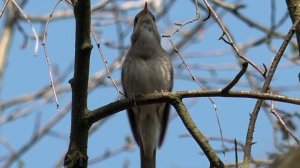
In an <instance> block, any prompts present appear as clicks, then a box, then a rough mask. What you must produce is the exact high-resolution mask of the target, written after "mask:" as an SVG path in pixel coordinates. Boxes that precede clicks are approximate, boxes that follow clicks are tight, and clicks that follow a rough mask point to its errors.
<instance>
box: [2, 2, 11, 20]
mask: <svg viewBox="0 0 300 168" xmlns="http://www.w3.org/2000/svg"><path fill="white" fill-rule="evenodd" d="M9 1H10V0H6V1H5V3H4V5H3V6H2V8H1V11H0V18H1V17H2V15H3V12H4V10H5V9H6V6H7V4H8V2H9Z"/></svg>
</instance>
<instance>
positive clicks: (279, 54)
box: [243, 19, 300, 168]
mask: <svg viewBox="0 0 300 168" xmlns="http://www.w3.org/2000/svg"><path fill="white" fill-rule="evenodd" d="M299 22H300V19H298V20H297V21H295V23H294V24H293V26H292V27H291V29H290V30H289V32H288V33H287V35H286V37H285V39H284V41H283V42H282V44H281V46H280V48H279V50H278V52H277V54H276V55H275V57H274V59H273V62H272V65H271V68H270V70H269V71H268V74H267V76H266V80H265V83H264V85H263V88H262V91H261V92H263V93H264V92H267V91H268V90H269V86H270V84H271V81H272V79H273V76H274V73H275V71H276V69H277V66H278V64H279V61H280V59H281V57H282V55H283V53H284V51H285V49H286V47H287V46H288V44H289V41H290V40H291V38H292V36H293V34H294V32H295V29H296V27H298V25H299ZM262 103H263V100H257V102H256V104H255V107H254V109H253V112H252V113H251V117H250V122H249V126H248V131H247V137H246V144H245V151H244V161H243V167H244V168H248V167H249V164H250V159H251V158H250V155H251V146H252V139H253V133H254V128H255V123H256V119H257V117H258V113H259V111H260V108H261V105H262Z"/></svg>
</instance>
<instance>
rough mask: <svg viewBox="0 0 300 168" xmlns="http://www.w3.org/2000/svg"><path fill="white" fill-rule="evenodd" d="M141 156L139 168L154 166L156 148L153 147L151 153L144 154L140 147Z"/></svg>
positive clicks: (151, 167)
mask: <svg viewBox="0 0 300 168" xmlns="http://www.w3.org/2000/svg"><path fill="white" fill-rule="evenodd" d="M140 156H141V168H155V160H156V158H155V157H156V150H155V149H154V151H153V154H152V155H148V156H147V155H145V154H144V152H143V150H142V148H141V151H140Z"/></svg>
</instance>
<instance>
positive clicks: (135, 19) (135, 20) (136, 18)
mask: <svg viewBox="0 0 300 168" xmlns="http://www.w3.org/2000/svg"><path fill="white" fill-rule="evenodd" d="M137 21H138V17H135V18H134V26H135V25H136V23H137Z"/></svg>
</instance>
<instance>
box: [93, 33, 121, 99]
mask: <svg viewBox="0 0 300 168" xmlns="http://www.w3.org/2000/svg"><path fill="white" fill-rule="evenodd" d="M91 32H92V36H93V38H94V41H95V43H96V44H97V48H98V52H99V54H100V56H101V60H102V62H103V64H104V67H105V70H106V76H107V78H109V79H110V81H111V82H112V84H113V85H114V87H115V88H116V90H117V93H118V98H119V99H120V98H121V96H120V95H123V93H122V92H121V90H120V89H119V87H118V86H117V84H116V82H115V80H114V79H113V77H112V75H111V73H110V70H109V68H108V66H107V61H106V59H105V58H104V55H103V52H102V49H101V46H100V45H101V44H100V43H99V42H98V40H97V38H96V36H95V33H94V31H93V29H92V30H91Z"/></svg>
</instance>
